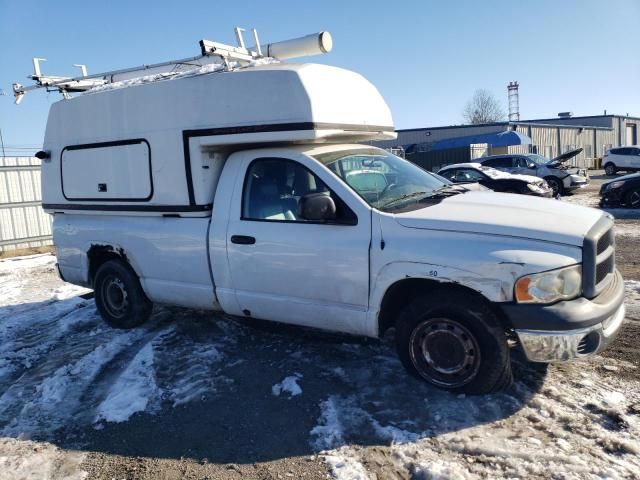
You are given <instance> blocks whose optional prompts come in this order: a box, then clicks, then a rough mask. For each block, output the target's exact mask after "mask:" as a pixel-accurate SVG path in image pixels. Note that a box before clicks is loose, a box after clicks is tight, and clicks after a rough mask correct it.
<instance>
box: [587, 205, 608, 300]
mask: <svg viewBox="0 0 640 480" xmlns="http://www.w3.org/2000/svg"><path fill="white" fill-rule="evenodd" d="M614 254H615V236H614V232H613V220H612V219H610V218H609V217H607V216H603V217H601V218H600V220H598V222H597V223H596V224H595V225H594V226H593V227H592V228H591V230H589V232H588V233H587V235H586V236H585V239H584V243H583V246H582V275H583V278H582V291H583V294H584V296H585V297H587V298H593V297H595V296H597V295H598V294H599V293H600V292H601V291H602V290H604V289H605V288H606V287H607V285H608V284H609V282H610V281H611V279H612V278H613V275H610V274H612V273H614V271H615V255H614Z"/></svg>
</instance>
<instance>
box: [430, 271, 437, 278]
mask: <svg viewBox="0 0 640 480" xmlns="http://www.w3.org/2000/svg"><path fill="white" fill-rule="evenodd" d="M429 276H430V277H437V276H438V271H437V270H429Z"/></svg>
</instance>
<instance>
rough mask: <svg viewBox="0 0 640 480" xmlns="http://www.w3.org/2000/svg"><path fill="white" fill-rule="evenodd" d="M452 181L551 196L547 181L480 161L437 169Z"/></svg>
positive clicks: (536, 195)
mask: <svg viewBox="0 0 640 480" xmlns="http://www.w3.org/2000/svg"><path fill="white" fill-rule="evenodd" d="M438 175H441V176H443V177H444V178H446V179H447V180H450V181H452V182H453V183H465V184H468V183H475V182H477V183H479V184H481V185H482V186H484V187H487V188H490V189H491V190H493V191H495V192H505V193H519V194H522V195H533V196H535V197H546V198H549V197H552V196H553V191H552V190H551V188H550V187H549V185H547V182H545V181H544V180H542V179H541V178H538V177H534V176H532V175H518V174H513V173H508V172H503V171H501V170H496V169H495V168H492V167H487V166H485V165H482V164H480V163H458V164H455V165H448V166H446V167H444V168H441V169H440V170H439V171H438Z"/></svg>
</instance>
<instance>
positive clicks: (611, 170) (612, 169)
mask: <svg viewBox="0 0 640 480" xmlns="http://www.w3.org/2000/svg"><path fill="white" fill-rule="evenodd" d="M616 172H617V169H616V166H615V165H614V164H613V163H607V165H606V166H605V167H604V173H605V174H607V176H609V177H613V176H614V175H615V174H616Z"/></svg>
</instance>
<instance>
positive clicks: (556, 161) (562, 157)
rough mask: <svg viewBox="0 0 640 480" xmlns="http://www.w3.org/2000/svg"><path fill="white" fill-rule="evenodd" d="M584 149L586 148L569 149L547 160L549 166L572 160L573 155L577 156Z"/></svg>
mask: <svg viewBox="0 0 640 480" xmlns="http://www.w3.org/2000/svg"><path fill="white" fill-rule="evenodd" d="M582 150H584V149H583V148H576V149H575V150H569V151H568V152H565V153H563V154H562V155H558V156H557V157H555V158H552V159H551V160H549V161H548V162H547V166H548V167H550V166H552V165H560V164H561V163H564V162H566V161H567V160H570V159H572V158H573V157H575V156H576V155H578V154H579V153H580V152H582Z"/></svg>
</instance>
